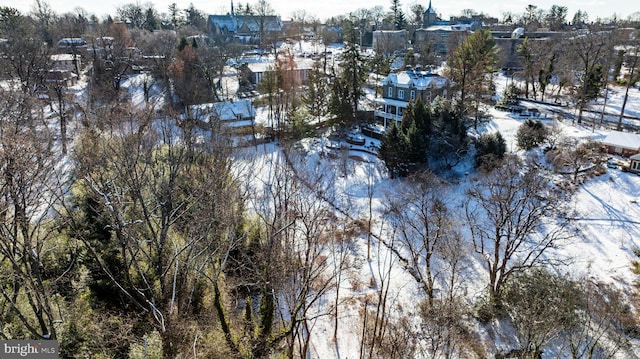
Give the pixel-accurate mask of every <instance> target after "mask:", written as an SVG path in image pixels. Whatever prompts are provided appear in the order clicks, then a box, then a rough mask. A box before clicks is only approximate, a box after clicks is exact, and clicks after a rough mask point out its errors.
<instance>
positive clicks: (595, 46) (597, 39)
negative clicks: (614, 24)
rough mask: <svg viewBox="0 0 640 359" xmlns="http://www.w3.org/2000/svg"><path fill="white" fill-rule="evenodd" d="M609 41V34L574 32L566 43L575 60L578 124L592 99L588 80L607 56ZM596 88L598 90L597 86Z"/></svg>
mask: <svg viewBox="0 0 640 359" xmlns="http://www.w3.org/2000/svg"><path fill="white" fill-rule="evenodd" d="M610 41H611V34H610V33H606V32H600V31H589V32H587V33H577V32H575V33H573V34H572V36H571V37H570V38H569V39H567V41H566V44H567V46H568V48H569V50H570V54H571V55H572V56H574V59H575V66H576V68H575V69H574V71H575V75H576V77H577V78H578V82H579V86H578V87H577V89H576V93H575V97H576V101H577V104H578V123H582V113H583V111H584V109H585V107H586V105H587V102H589V101H590V97H592V95H590V88H591V87H592V86H591V85H592V84H591V83H590V79H591V78H592V77H593V76H595V73H596V70H597V67H598V66H599V65H602V64H603V61H604V60H605V58H606V56H608V55H609V54H608V52H607V50H608V49H609V44H610ZM607 73H608V72H607ZM597 88H598V89H599V85H598V86H597Z"/></svg>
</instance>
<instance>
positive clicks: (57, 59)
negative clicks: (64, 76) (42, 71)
mask: <svg viewBox="0 0 640 359" xmlns="http://www.w3.org/2000/svg"><path fill="white" fill-rule="evenodd" d="M51 65H52V69H53V70H58V71H71V72H75V73H78V70H79V69H81V68H82V56H81V55H80V54H75V55H72V54H54V55H51Z"/></svg>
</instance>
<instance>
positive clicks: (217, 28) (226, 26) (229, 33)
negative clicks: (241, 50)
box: [208, 1, 284, 44]
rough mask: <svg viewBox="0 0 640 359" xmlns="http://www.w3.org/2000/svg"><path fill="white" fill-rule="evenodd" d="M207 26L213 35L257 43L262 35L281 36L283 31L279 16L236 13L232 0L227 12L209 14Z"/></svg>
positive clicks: (246, 42)
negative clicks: (229, 9)
mask: <svg viewBox="0 0 640 359" xmlns="http://www.w3.org/2000/svg"><path fill="white" fill-rule="evenodd" d="M208 27H209V33H210V34H211V36H213V37H218V38H220V37H224V38H225V39H226V40H227V41H237V42H241V43H245V44H259V43H261V42H262V40H264V39H263V38H262V37H270V38H282V37H283V33H284V32H283V25H282V20H281V19H280V16H275V15H236V14H235V13H234V11H233V1H232V2H231V12H230V13H229V14H227V15H209V19H208Z"/></svg>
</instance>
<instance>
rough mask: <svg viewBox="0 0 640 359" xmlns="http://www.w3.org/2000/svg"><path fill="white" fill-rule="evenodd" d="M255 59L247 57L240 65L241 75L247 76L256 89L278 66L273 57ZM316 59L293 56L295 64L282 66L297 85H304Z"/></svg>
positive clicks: (242, 76)
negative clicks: (287, 66)
mask: <svg viewBox="0 0 640 359" xmlns="http://www.w3.org/2000/svg"><path fill="white" fill-rule="evenodd" d="M252 60H253V59H245V61H244V62H243V64H242V65H241V66H240V68H239V71H240V77H241V78H246V79H247V81H248V82H249V83H250V84H251V85H252V87H253V88H254V89H255V88H256V87H257V86H258V85H259V84H260V82H261V81H262V79H263V78H264V76H265V74H267V73H269V72H271V71H274V70H275V68H276V63H275V61H273V59H270V58H267V57H265V58H261V59H259V60H257V61H252ZM314 62H315V60H313V59H310V58H299V57H295V58H293V64H292V65H291V67H290V68H282V70H284V71H285V72H286V73H287V74H288V78H289V79H290V80H291V81H292V82H293V83H294V85H295V86H301V85H304V84H305V83H306V82H307V78H308V74H309V71H310V70H311V69H313V65H314Z"/></svg>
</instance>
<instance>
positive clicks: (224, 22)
mask: <svg viewBox="0 0 640 359" xmlns="http://www.w3.org/2000/svg"><path fill="white" fill-rule="evenodd" d="M209 23H211V26H213V27H216V28H219V29H221V30H224V31H226V32H230V33H235V32H238V31H240V30H242V31H250V32H259V31H260V26H261V25H263V26H264V30H265V31H268V32H278V31H282V20H281V19H280V16H275V15H269V16H252V15H239V16H235V15H209Z"/></svg>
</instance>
